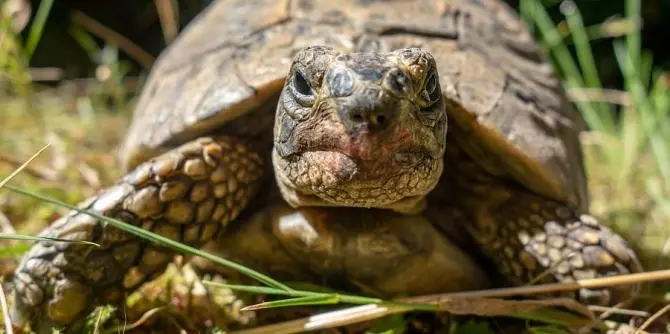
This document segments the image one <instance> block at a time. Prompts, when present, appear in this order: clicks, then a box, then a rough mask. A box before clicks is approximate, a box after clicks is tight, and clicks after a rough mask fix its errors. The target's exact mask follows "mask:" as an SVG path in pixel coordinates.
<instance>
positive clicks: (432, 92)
mask: <svg viewBox="0 0 670 334" xmlns="http://www.w3.org/2000/svg"><path fill="white" fill-rule="evenodd" d="M441 95H442V91H441V90H440V85H439V84H438V83H437V75H436V74H435V72H432V73H431V74H430V76H429V77H428V80H426V98H427V100H428V103H429V104H433V103H435V102H437V100H439V99H440V96H441Z"/></svg>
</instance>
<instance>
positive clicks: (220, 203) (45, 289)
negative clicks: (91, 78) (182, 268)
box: [12, 138, 263, 333]
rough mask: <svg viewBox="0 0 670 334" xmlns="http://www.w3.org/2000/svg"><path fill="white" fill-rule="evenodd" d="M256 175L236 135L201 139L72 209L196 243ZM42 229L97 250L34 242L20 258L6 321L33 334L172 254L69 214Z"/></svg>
mask: <svg viewBox="0 0 670 334" xmlns="http://www.w3.org/2000/svg"><path fill="white" fill-rule="evenodd" d="M262 172H263V170H262V160H261V158H260V157H259V156H258V155H257V154H255V153H254V152H252V151H251V150H250V149H249V148H248V147H246V145H245V144H244V143H242V142H241V141H240V140H235V139H232V138H215V139H212V138H201V139H198V140H194V141H193V142H190V143H187V144H185V145H182V146H180V147H178V148H175V149H173V150H172V151H169V152H167V153H165V154H163V155H160V156H158V157H156V158H154V159H152V160H150V161H148V162H146V163H144V164H141V165H139V166H138V167H136V168H135V169H134V170H133V171H131V172H130V173H129V174H128V175H126V176H125V177H124V178H123V179H122V180H121V181H120V182H119V183H117V184H116V185H115V186H113V187H110V188H107V189H106V190H104V191H103V192H101V193H100V194H99V195H97V196H95V197H93V198H90V199H89V200H87V201H85V202H84V203H82V204H81V205H80V208H82V209H88V210H91V211H94V212H96V213H100V214H103V215H106V216H109V217H114V218H117V219H120V220H122V221H125V222H127V223H131V224H133V225H136V226H140V227H142V228H144V229H147V230H151V231H153V232H155V233H158V234H161V235H163V236H165V237H168V238H171V239H174V240H177V241H180V242H183V243H186V244H189V245H191V246H195V247H200V246H202V245H203V244H204V243H206V242H207V241H209V240H211V239H212V238H214V236H215V235H216V234H217V233H218V231H219V230H221V227H222V226H225V225H226V224H227V223H228V222H230V221H231V220H233V219H235V218H236V217H237V216H238V214H239V213H240V211H241V210H242V209H243V208H244V207H245V206H246V204H247V202H248V201H249V200H250V199H251V197H252V196H253V195H254V193H255V192H256V190H257V189H258V188H259V184H260V183H261V176H262ZM41 235H42V236H48V237H56V238H63V239H70V240H82V241H91V242H95V243H98V244H100V245H101V247H100V248H96V247H92V246H89V245H82V244H71V243H53V242H38V243H36V244H35V246H33V248H32V249H31V250H30V251H29V252H28V253H27V254H26V255H25V256H24V258H23V260H22V261H21V263H20V265H19V267H18V268H17V269H16V272H15V276H14V286H15V289H14V293H15V303H14V305H13V310H12V318H13V320H14V322H15V324H17V325H19V326H20V325H22V324H23V323H25V322H30V323H31V327H32V328H33V330H35V331H36V332H38V333H41V332H48V333H50V332H51V329H50V328H51V327H53V326H66V327H67V326H69V325H71V324H74V323H79V322H78V321H77V320H80V319H81V318H82V317H81V316H82V315H84V313H85V312H83V311H84V310H86V309H88V308H89V307H90V306H93V305H95V304H98V303H118V302H120V301H122V300H123V298H124V295H125V293H127V292H129V291H132V290H133V289H136V288H137V287H139V286H140V285H141V284H142V283H144V282H146V281H147V280H149V279H151V278H153V277H155V276H157V275H159V274H160V273H162V272H163V270H164V268H165V266H166V265H167V264H168V263H169V261H170V260H171V258H172V255H173V253H172V252H171V251H170V250H169V249H167V248H164V247H160V246H158V245H155V244H151V243H149V242H147V241H145V240H143V239H140V238H138V237H135V236H133V235H130V234H128V233H125V232H123V231H121V230H119V229H116V228H115V227H113V226H111V225H107V224H106V223H104V222H102V221H99V220H97V219H95V218H93V217H91V216H89V215H87V214H84V213H78V212H76V211H73V212H71V213H70V214H68V215H66V216H64V217H62V218H60V219H59V220H57V221H55V222H54V223H52V224H51V225H50V226H49V227H48V228H46V229H45V230H44V231H43V232H42V233H41ZM75 327H76V326H75ZM70 328H72V327H70ZM75 331H76V329H75Z"/></svg>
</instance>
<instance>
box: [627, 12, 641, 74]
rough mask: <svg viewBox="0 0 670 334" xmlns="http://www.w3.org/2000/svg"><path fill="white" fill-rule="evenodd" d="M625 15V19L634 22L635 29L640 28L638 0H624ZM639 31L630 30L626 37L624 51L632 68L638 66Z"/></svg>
mask: <svg viewBox="0 0 670 334" xmlns="http://www.w3.org/2000/svg"><path fill="white" fill-rule="evenodd" d="M625 1H626V3H625V7H626V8H625V13H626V14H625V15H626V18H628V19H629V20H631V21H632V22H635V26H636V27H641V26H642V25H641V24H640V23H641V21H642V3H641V1H640V0H625ZM641 31H642V30H641V29H632V30H631V31H630V32H629V33H628V34H627V35H626V49H627V50H628V56H629V57H630V60H631V62H632V64H633V66H634V67H637V66H639V65H640V50H641V49H642V42H641V37H640V35H641Z"/></svg>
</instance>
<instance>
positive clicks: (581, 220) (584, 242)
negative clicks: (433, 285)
mask: <svg viewBox="0 0 670 334" xmlns="http://www.w3.org/2000/svg"><path fill="white" fill-rule="evenodd" d="M486 194H487V196H486V199H484V197H479V198H478V199H473V200H472V201H467V202H468V203H467V204H466V206H467V207H468V212H470V213H471V215H472V219H473V220H474V224H471V225H468V229H469V230H470V232H471V234H472V235H473V237H474V239H475V240H476V243H478V244H479V246H480V247H481V249H483V250H484V253H485V254H486V255H487V256H488V257H489V258H490V259H492V260H493V261H494V262H495V263H496V265H497V267H498V269H499V270H500V271H501V273H503V275H505V276H506V277H507V278H509V279H510V281H512V282H513V283H515V284H518V285H523V284H528V283H534V284H537V283H539V282H548V281H559V282H569V281H574V280H581V279H589V278H596V277H604V276H611V275H619V274H628V273H634V272H640V271H642V267H641V265H640V263H639V261H638V259H637V257H636V255H635V252H634V251H633V250H632V248H631V247H630V246H629V245H628V244H627V243H626V241H624V239H623V238H622V237H621V236H619V235H618V234H616V233H615V232H614V231H612V230H611V229H609V228H608V227H606V226H603V225H601V224H600V223H599V222H598V221H597V220H596V219H595V218H593V217H592V216H590V215H588V214H585V213H580V212H577V211H575V210H573V209H571V208H569V207H567V206H566V205H564V204H561V203H558V202H556V201H552V200H549V199H546V198H543V197H541V196H539V195H536V194H533V193H531V192H529V191H527V190H525V189H523V188H521V187H517V186H515V185H513V184H502V183H501V184H495V185H491V186H490V187H487V191H486ZM543 277H544V278H543ZM538 281H539V282H538ZM636 289H637V287H635V286H618V287H612V288H609V289H602V290H596V291H594V290H586V289H582V290H580V291H579V293H578V296H577V297H578V298H579V299H580V300H582V301H584V302H588V303H596V304H613V303H617V302H620V301H623V300H626V299H628V298H630V297H631V296H632V295H634V294H635V292H636Z"/></svg>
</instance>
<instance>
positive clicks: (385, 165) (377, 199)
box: [273, 149, 443, 208]
mask: <svg viewBox="0 0 670 334" xmlns="http://www.w3.org/2000/svg"><path fill="white" fill-rule="evenodd" d="M273 162H274V166H275V177H276V178H277V182H278V185H279V187H280V188H281V189H282V193H283V194H284V199H285V200H287V202H289V204H291V205H293V206H295V207H300V206H345V207H365V208H394V206H395V205H396V204H397V203H399V202H402V201H404V200H407V199H408V198H414V199H418V200H420V199H422V198H423V197H424V196H425V195H426V194H428V193H429V192H430V191H432V189H433V188H434V187H435V186H436V184H437V181H438V180H439V176H440V174H441V173H442V168H443V160H442V159H433V158H432V157H430V156H429V155H426V154H423V153H419V152H412V151H398V152H393V153H392V154H390V155H389V157H386V158H385V159H377V160H363V159H360V158H359V157H356V156H351V155H350V154H349V153H346V152H342V151H341V150H339V149H328V150H310V151H307V152H303V153H300V154H295V155H292V156H290V157H286V158H284V157H281V156H279V154H278V153H277V151H276V150H275V151H274V153H273Z"/></svg>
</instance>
